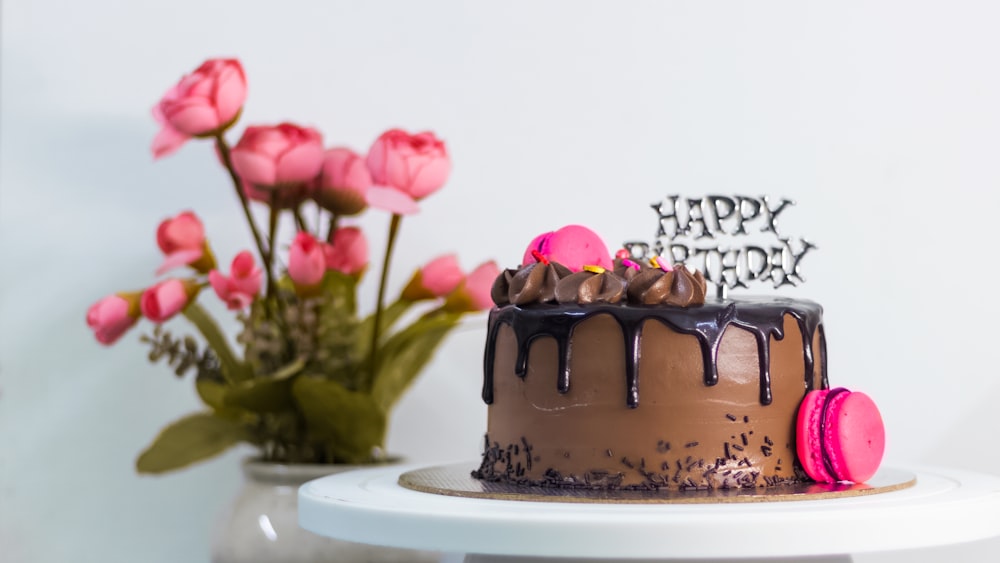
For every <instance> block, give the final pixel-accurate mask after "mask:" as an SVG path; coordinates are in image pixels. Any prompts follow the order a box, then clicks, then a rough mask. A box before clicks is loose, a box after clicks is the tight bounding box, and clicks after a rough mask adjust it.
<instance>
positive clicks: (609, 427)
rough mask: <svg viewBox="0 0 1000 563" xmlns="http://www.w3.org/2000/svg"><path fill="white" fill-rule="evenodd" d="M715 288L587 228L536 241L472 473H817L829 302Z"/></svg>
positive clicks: (509, 289) (497, 322)
mask: <svg viewBox="0 0 1000 563" xmlns="http://www.w3.org/2000/svg"><path fill="white" fill-rule="evenodd" d="M567 229H569V231H567ZM706 292H707V287H706V281H705V278H704V275H703V274H702V273H701V272H699V271H690V270H688V269H687V268H686V267H685V266H684V265H682V264H673V265H668V264H666V261H664V260H660V261H658V260H656V259H655V258H654V259H653V260H651V261H650V262H649V263H640V262H639V261H637V260H632V259H630V258H629V257H628V254H627V253H625V252H619V253H618V254H616V258H614V259H612V258H611V256H610V254H609V252H608V250H607V248H606V247H605V246H604V244H603V242H601V240H600V238H599V237H597V235H595V234H593V233H592V232H591V231H589V229H586V228H584V227H578V226H572V227H566V228H564V229H561V230H560V231H557V232H555V233H547V234H546V235H542V236H540V237H538V238H536V239H535V240H534V241H532V243H531V244H530V245H529V247H528V250H527V251H526V252H525V256H524V259H523V261H522V266H521V267H519V268H516V269H510V270H506V271H505V272H503V273H501V275H500V276H499V277H498V278H497V280H496V283H495V284H494V286H493V299H494V301H495V303H496V307H495V308H493V309H492V311H491V312H490V315H489V321H488V331H487V337H486V347H485V354H484V385H483V392H482V398H483V400H484V401H485V402H486V403H487V405H488V409H487V411H488V420H487V432H486V438H485V444H484V446H485V447H484V452H483V457H482V462H481V464H480V467H479V468H478V469H476V470H474V471H473V472H472V474H473V477H475V478H477V479H481V480H483V481H492V482H499V483H506V484H512V485H524V486H538V487H574V488H590V489H624V490H646V489H653V490H673V491H685V490H706V489H731V488H749V487H774V486H781V485H784V484H789V483H798V482H803V481H808V480H810V479H811V478H810V476H809V475H808V474H806V473H805V472H804V471H803V469H802V464H801V463H799V461H798V459H797V453H796V452H797V447H796V417H797V414H798V409H799V405H800V403H801V402H802V401H803V398H804V397H805V396H806V395H807V394H808V393H810V392H813V391H820V390H825V389H828V388H829V382H828V377H827V354H826V341H825V334H824V330H823V318H822V314H823V309H822V307H821V306H820V305H819V304H817V303H815V302H812V301H808V300H802V299H788V298H783V297H768V298H763V297H753V298H734V299H717V298H712V297H706ZM878 455H879V456H881V451H879V452H878Z"/></svg>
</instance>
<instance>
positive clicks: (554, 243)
mask: <svg viewBox="0 0 1000 563" xmlns="http://www.w3.org/2000/svg"><path fill="white" fill-rule="evenodd" d="M539 257H542V258H544V259H545V260H549V261H552V262H556V263H558V264H561V265H563V266H565V267H567V268H569V269H570V271H573V272H579V271H581V270H583V267H584V266H600V267H601V268H604V269H607V270H610V269H612V268H614V264H613V263H612V261H611V254H610V253H609V252H608V247H607V245H605V244H604V240H602V239H601V237H600V236H598V234H597V233H595V232H594V231H592V230H590V229H588V228H587V227H584V226H582V225H567V226H565V227H563V228H561V229H559V230H557V231H552V232H548V233H542V234H540V235H538V236H537V237H535V238H534V240H532V241H531V243H530V244H528V248H527V249H526V250H525V251H524V258H523V259H522V260H521V265H522V266H527V265H528V264H531V263H533V262H539V261H541V260H539Z"/></svg>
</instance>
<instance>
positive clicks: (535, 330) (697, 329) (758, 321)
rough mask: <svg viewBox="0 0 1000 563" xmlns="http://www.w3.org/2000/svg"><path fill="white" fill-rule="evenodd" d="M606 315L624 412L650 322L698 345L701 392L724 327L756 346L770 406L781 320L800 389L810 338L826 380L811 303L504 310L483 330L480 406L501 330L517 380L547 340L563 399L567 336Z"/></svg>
mask: <svg viewBox="0 0 1000 563" xmlns="http://www.w3.org/2000/svg"><path fill="white" fill-rule="evenodd" d="M602 313H606V314H609V315H611V316H612V317H614V318H615V320H616V321H617V322H618V323H619V325H620V326H621V329H622V335H623V337H624V339H625V345H626V350H627V358H626V360H627V361H626V366H625V375H626V382H625V386H626V389H627V397H628V406H629V407H631V408H635V407H636V406H637V405H638V404H639V390H638V372H637V367H638V364H639V348H640V342H641V339H642V330H643V325H644V324H645V322H646V321H647V320H650V319H655V320H658V321H660V322H662V323H664V324H665V325H667V326H669V327H671V328H673V329H674V330H676V331H678V332H681V333H684V334H692V335H694V336H696V337H697V338H698V340H699V342H700V344H701V348H702V350H701V351H702V356H703V361H702V365H703V367H704V370H705V371H704V382H705V385H706V386H712V385H716V384H717V383H718V381H719V373H718V366H717V363H716V362H717V352H718V348H719V343H720V342H721V340H722V335H723V333H724V332H725V330H726V327H727V326H729V325H730V324H732V325H735V326H738V327H740V328H742V329H745V330H748V331H750V332H752V333H753V334H754V336H755V337H756V340H757V354H758V361H759V363H760V366H759V367H760V403H761V404H762V405H768V404H770V403H771V375H770V363H771V361H770V339H771V337H774V338H775V339H777V340H781V339H782V338H784V333H783V332H782V328H781V323H782V319H783V318H784V315H785V314H790V315H792V316H793V317H794V318H795V319H796V320H797V321H798V323H799V327H800V331H801V333H802V335H803V342H802V346H803V358H804V359H805V365H804V376H805V388H806V389H807V390H808V389H811V388H812V387H811V384H810V382H811V381H812V374H813V367H814V365H815V364H814V362H815V359H814V355H813V351H812V343H813V336H814V335H815V334H817V331H818V333H819V339H820V349H821V352H820V353H821V355H822V357H823V358H824V361H823V373H822V385H823V387H822V388H824V389H826V388H827V387H828V386H829V383H828V379H827V374H826V366H827V364H826V361H825V358H826V336H825V334H824V332H823V327H822V325H821V324H820V322H821V319H822V313H823V308H822V307H820V306H819V305H818V304H816V303H814V302H812V301H806V300H791V299H785V298H773V299H760V298H757V299H753V298H747V299H742V300H739V301H732V300H727V301H718V300H716V301H711V302H708V303H706V304H705V305H704V306H702V307H697V308H692V309H681V308H676V307H634V306H629V305H604V304H598V305H595V306H593V307H590V308H588V309H587V310H586V311H585V312H583V313H581V310H580V308H579V307H577V306H575V305H546V306H544V307H528V308H520V307H517V306H513V305H510V306H506V307H503V308H499V309H494V310H493V311H491V312H490V319H489V330H488V333H487V336H486V354H485V358H484V370H483V371H484V375H485V378H484V385H483V401H484V402H486V404H492V403H493V366H494V361H495V354H496V339H497V334H498V333H499V329H500V326H501V325H504V324H506V325H510V326H511V327H512V328H513V329H514V332H515V336H516V338H517V348H518V352H517V360H516V362H515V372H516V374H517V376H518V377H522V378H523V377H525V376H526V375H527V373H528V352H529V348H530V345H531V343H532V342H533V341H534V340H535V339H536V338H539V337H541V336H552V337H553V338H555V341H556V344H557V346H558V349H559V351H558V357H559V368H558V383H557V389H558V390H559V392H560V393H565V392H566V390H568V389H569V380H570V373H569V356H570V353H571V351H572V350H571V346H570V336H571V334H572V333H573V330H574V328H575V327H576V325H578V324H579V323H580V322H582V321H584V320H586V319H587V318H588V317H591V316H594V315H598V314H602Z"/></svg>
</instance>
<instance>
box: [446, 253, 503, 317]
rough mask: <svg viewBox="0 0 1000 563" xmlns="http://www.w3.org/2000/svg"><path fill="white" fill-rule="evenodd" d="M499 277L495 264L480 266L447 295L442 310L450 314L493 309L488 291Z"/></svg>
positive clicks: (490, 262)
mask: <svg viewBox="0 0 1000 563" xmlns="http://www.w3.org/2000/svg"><path fill="white" fill-rule="evenodd" d="M499 275H500V268H498V267H497V264H496V262H494V261H492V260H490V261H489V262H485V263H483V264H480V265H479V266H478V267H477V268H476V269H475V270H473V271H472V272H471V273H469V275H468V276H467V277H466V278H465V281H463V282H462V283H461V284H459V286H458V289H456V290H455V291H453V292H452V293H451V294H449V295H448V299H446V300H445V303H444V308H445V310H447V311H451V312H459V313H462V312H471V311H482V310H483V309H489V308H491V307H493V298H492V297H490V290H491V289H492V288H493V282H494V281H495V280H496V278H497V276H499Z"/></svg>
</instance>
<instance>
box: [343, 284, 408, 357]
mask: <svg viewBox="0 0 1000 563" xmlns="http://www.w3.org/2000/svg"><path fill="white" fill-rule="evenodd" d="M412 306H413V301H405V300H403V299H397V300H396V301H394V302H392V303H391V304H390V305H389V306H388V307H386V308H385V309H383V310H382V331H381V333H382V336H385V335H386V334H387V333H388V332H389V331H390V330H391V329H392V325H394V324H396V321H398V320H399V318H400V317H402V316H403V314H404V313H406V312H407V311H408V310H410V307H412ZM373 328H375V313H372V314H370V315H368V316H367V317H365V320H363V321H361V324H360V325H359V326H358V340H357V350H356V351H357V354H358V357H359V358H368V352H369V350H370V347H371V344H372V329H373Z"/></svg>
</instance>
